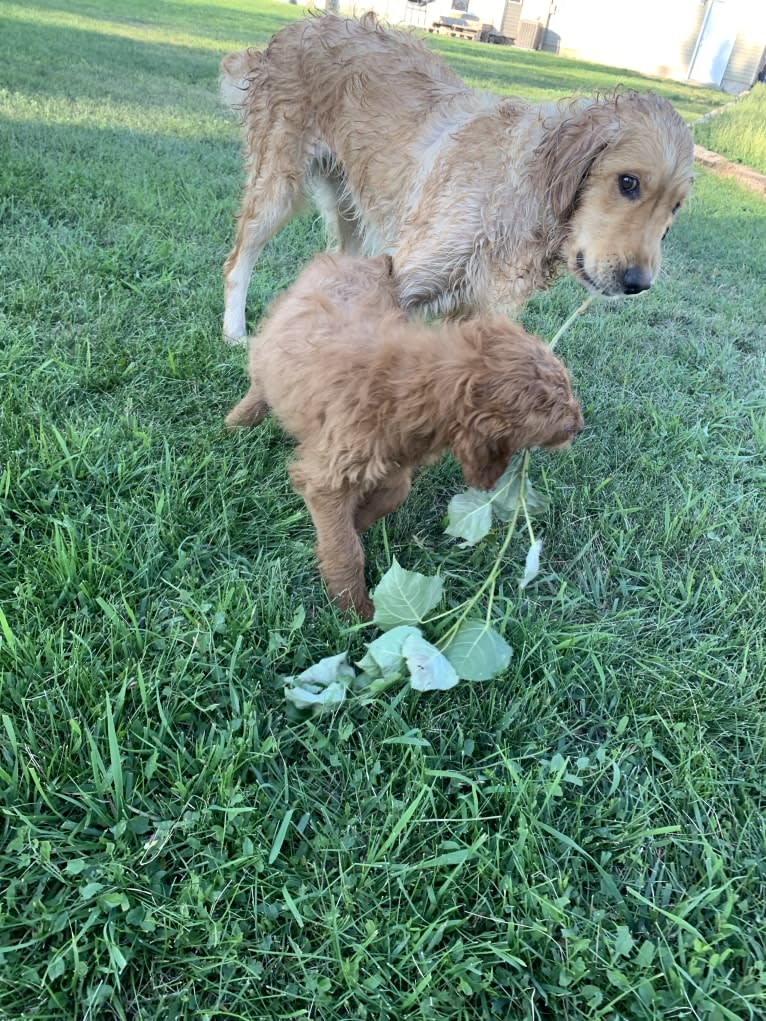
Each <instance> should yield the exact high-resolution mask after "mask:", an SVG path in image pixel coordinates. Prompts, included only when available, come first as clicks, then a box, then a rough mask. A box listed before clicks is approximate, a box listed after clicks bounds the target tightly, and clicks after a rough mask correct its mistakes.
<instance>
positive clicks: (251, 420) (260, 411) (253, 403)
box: [226, 384, 269, 429]
mask: <svg viewBox="0 0 766 1021" xmlns="http://www.w3.org/2000/svg"><path fill="white" fill-rule="evenodd" d="M268 413H269V406H268V404H267V403H266V401H265V400H264V399H263V394H262V393H261V391H260V389H259V388H258V387H257V386H253V385H252V384H251V386H250V389H249V390H248V391H247V393H246V394H245V396H244V397H243V398H242V400H241V401H240V402H239V404H236V405H235V406H234V407H233V408H232V409H231V411H230V412H229V414H228V415H227V416H226V428H227V429H237V428H238V427H242V428H244V426H248V425H249V426H256V425H260V424H261V422H262V421H263V420H264V418H265V417H266V415H268Z"/></svg>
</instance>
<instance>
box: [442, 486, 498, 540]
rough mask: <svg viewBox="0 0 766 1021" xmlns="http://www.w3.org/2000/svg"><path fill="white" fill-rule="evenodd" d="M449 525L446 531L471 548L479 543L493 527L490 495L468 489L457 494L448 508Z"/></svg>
mask: <svg viewBox="0 0 766 1021" xmlns="http://www.w3.org/2000/svg"><path fill="white" fill-rule="evenodd" d="M447 516H448V519H449V523H448V525H447V527H446V528H445V529H444V531H445V532H446V533H447V535H454V536H456V537H457V538H458V539H465V541H466V543H468V545H469V546H473V545H474V544H475V543H477V542H479V541H480V540H481V539H483V538H484V536H485V535H486V534H487V532H488V531H489V530H490V528H491V527H492V501H491V498H490V495H489V493H482V492H480V491H479V490H478V489H466V490H465V492H463V493H457V494H456V495H455V496H453V497H452V499H451V500H450V502H449V506H448V507H447Z"/></svg>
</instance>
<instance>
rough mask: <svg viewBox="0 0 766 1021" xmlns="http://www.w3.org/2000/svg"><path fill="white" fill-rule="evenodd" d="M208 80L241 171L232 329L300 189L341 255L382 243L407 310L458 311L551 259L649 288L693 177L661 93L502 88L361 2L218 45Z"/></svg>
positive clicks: (480, 305)
mask: <svg viewBox="0 0 766 1021" xmlns="http://www.w3.org/2000/svg"><path fill="white" fill-rule="evenodd" d="M221 92H222V96H223V99H224V102H226V103H227V104H228V105H230V106H233V107H237V108H239V109H240V110H241V113H242V118H243V128H244V136H245V143H244V154H245V160H246V169H247V180H246V183H245V188H244V194H243V198H242V205H241V209H240V213H239V224H238V228H237V237H236V242H235V244H234V248H233V249H232V251H231V254H230V255H229V257H228V259H227V261H226V266H225V272H224V275H225V312H224V324H223V332H224V335H225V336H226V337H228V338H229V339H231V340H236V339H238V338H240V337H242V336H244V335H245V333H246V329H245V299H246V296H247V288H248V283H249V281H250V277H251V274H252V271H253V267H254V265H255V262H256V260H257V258H258V255H259V254H260V252H261V249H262V248H263V246H264V245H265V244H266V242H267V241H268V240H269V238H271V237H272V236H273V235H274V234H275V233H276V232H277V231H278V230H279V229H280V228H281V227H282V226H284V224H286V223H287V222H288V220H290V219H292V217H294V216H295V215H296V214H297V213H298V212H300V210H301V208H302V206H303V205H304V204H305V200H306V198H307V197H310V198H311V199H312V200H313V201H314V202H315V203H316V204H317V205H318V207H319V209H320V211H321V212H322V215H323V217H324V220H325V223H326V227H327V234H328V239H330V240H333V239H334V240H335V241H337V243H338V245H339V247H340V249H341V250H342V251H345V252H347V253H349V254H359V253H364V254H366V255H375V254H378V253H380V252H387V253H389V254H390V255H392V256H393V259H394V269H395V271H396V275H397V279H398V280H399V285H400V303H401V304H402V305H403V307H404V308H405V309H406V310H408V311H409V310H413V309H415V310H419V311H425V312H428V313H429V314H432V315H437V316H442V315H444V316H448V317H457V316H460V315H463V314H474V315H475V314H483V313H495V312H497V313H508V312H512V311H514V310H515V309H518V308H519V307H520V306H521V305H522V304H523V303H524V302H525V301H526V299H527V298H528V297H529V295H530V294H531V293H532V292H533V291H534V290H537V289H540V288H543V287H546V286H547V285H548V284H549V283H550V282H551V280H552V278H553V277H554V276H555V274H556V272H557V271H558V269H559V268H560V266H561V265H562V264H563V263H566V265H567V266H568V268H569V270H570V272H571V273H573V274H574V275H575V276H576V277H577V278H578V279H579V280H581V281H582V282H583V283H584V284H585V285H586V286H588V287H590V288H592V289H594V290H597V291H600V292H602V293H603V294H606V295H610V296H618V295H623V294H636V293H638V292H639V291H643V290H646V288H648V287H649V286H650V285H651V283H652V282H653V280H654V279H655V277H656V275H657V271H658V269H659V265H660V242H661V240H662V238H663V237H664V236H665V234H666V233H667V230H668V228H669V227H670V224H671V222H672V220H673V216H674V215H675V213H676V212H677V210H678V208H679V207H680V205H681V203H682V202H683V200H684V199H685V198H686V196H687V194H688V192H689V188H690V186H691V178H692V165H693V159H694V148H693V143H692V137H691V134H690V133H689V129H688V128H687V127H686V125H685V124H684V122H683V120H682V119H681V117H680V116H679V115H678V114H677V113H676V111H675V110H674V109H673V108H672V107H671V106H670V104H669V103H668V102H667V101H666V100H664V99H661V98H660V97H659V96H654V95H640V94H639V93H637V92H631V91H625V92H622V93H618V94H612V95H607V96H604V97H600V98H596V99H570V100H565V101H561V102H560V103H542V104H538V103H530V102H528V101H527V100H524V99H518V98H512V99H508V98H506V99H500V98H499V97H497V96H493V95H491V94H489V93H484V92H479V91H477V90H475V89H472V88H469V87H468V86H467V85H466V84H465V83H464V82H463V81H461V80H460V78H458V76H457V75H456V74H455V73H454V72H453V71H452V70H451V69H450V68H449V67H448V66H447V65H446V64H445V63H444V62H443V61H442V60H441V59H440V58H439V57H438V56H436V54H435V53H433V52H432V51H431V50H430V49H428V47H427V46H425V45H424V44H423V43H422V42H420V40H419V39H417V38H415V36H413V35H411V34H408V33H405V32H397V31H392V30H389V29H384V28H381V26H380V25H379V24H378V23H377V21H376V20H375V18H374V17H373V16H372V15H366V16H365V17H364V18H362V19H361V20H354V19H350V20H347V19H344V18H338V17H335V16H332V15H327V16H324V17H319V18H312V19H308V20H303V21H297V22H295V23H293V24H290V25H287V26H286V27H285V28H283V29H282V30H281V31H280V32H278V33H277V34H276V35H275V36H274V38H273V39H272V40H271V42H270V43H269V45H268V47H267V48H266V49H265V50H264V51H262V52H260V51H258V50H252V49H251V50H244V51H242V52H240V53H232V54H230V55H229V56H228V57H226V58H225V59H224V61H223V64H222V78H221Z"/></svg>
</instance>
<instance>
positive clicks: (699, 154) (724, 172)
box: [694, 145, 766, 199]
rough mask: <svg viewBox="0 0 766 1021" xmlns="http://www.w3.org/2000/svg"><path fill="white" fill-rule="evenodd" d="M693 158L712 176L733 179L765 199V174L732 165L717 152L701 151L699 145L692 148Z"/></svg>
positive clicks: (736, 164) (739, 164) (740, 165)
mask: <svg viewBox="0 0 766 1021" xmlns="http://www.w3.org/2000/svg"><path fill="white" fill-rule="evenodd" d="M694 158H695V160H696V161H697V163H701V164H702V166H703V167H707V168H708V170H712V171H713V173H714V174H718V175H719V176H720V177H733V178H735V179H736V180H737V181H739V183H740V184H742V185H744V186H745V188H750V190H751V191H756V192H758V193H759V194H760V195H761V197H762V198H765V199H766V174H760V173H759V172H758V171H757V170H751V169H750V167H743V166H742V164H741V163H732V162H731V160H727V159H724V157H723V156H719V154H718V153H717V152H711V151H710V149H703V148H702V146H701V145H695V146H694Z"/></svg>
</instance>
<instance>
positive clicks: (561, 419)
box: [450, 319, 584, 489]
mask: <svg viewBox="0 0 766 1021" xmlns="http://www.w3.org/2000/svg"><path fill="white" fill-rule="evenodd" d="M459 329H460V331H461V334H462V336H463V339H464V340H465V342H466V343H467V344H468V345H469V346H470V348H472V350H473V352H474V353H475V355H474V357H472V358H471V359H470V360H469V361H468V363H467V368H466V374H465V377H464V379H463V381H462V382H463V385H462V386H461V387H460V389H459V391H458V393H459V396H458V397H457V398H456V401H455V407H454V410H453V414H454V418H455V431H454V435H453V440H452V443H451V444H450V447H451V450H452V453H453V454H454V456H455V458H456V459H457V460H458V461H459V462H460V464H461V466H462V468H463V474H464V475H465V478H466V481H467V482H468V484H469V485H472V486H476V487H477V488H479V489H488V488H490V487H491V486H492V485H493V484H494V483H495V482H496V481H497V478H498V477H499V475H500V473H501V472H502V470H503V468H504V467H505V465H506V464H507V463H508V461H509V460H510V459H511V457H512V456H513V454H515V453H516V451H517V450H521V449H523V448H525V447H549V448H558V447H565V446H567V445H568V444H569V443H570V442H571V441H572V440H573V439H574V437H575V436H576V435H577V434H578V433H580V432H582V429H583V425H584V423H583V417H582V411H581V409H580V405H579V403H578V401H577V399H576V397H575V396H574V395H573V393H572V384H571V381H570V379H569V373H568V372H567V370H566V369H565V368H564V366H563V365H562V363H561V362H560V361H559V360H558V358H556V356H555V355H554V354H553V352H552V351H551V350H550V348H549V347H548V345H547V344H546V343H545V342H544V341H543V340H541V339H540V338H539V337H533V336H530V334H528V333H526V332H525V331H524V330H523V329H522V328H521V327H520V326H519V325H518V324H517V323H513V322H509V321H508V320H506V319H477V320H472V321H469V322H466V323H463V324H461V325H460V327H459Z"/></svg>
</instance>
